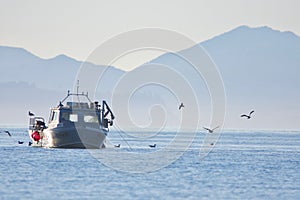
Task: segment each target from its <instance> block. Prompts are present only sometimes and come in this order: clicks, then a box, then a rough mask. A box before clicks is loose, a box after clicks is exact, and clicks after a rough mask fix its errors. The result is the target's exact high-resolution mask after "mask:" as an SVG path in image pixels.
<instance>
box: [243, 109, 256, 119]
mask: <svg viewBox="0 0 300 200" xmlns="http://www.w3.org/2000/svg"><path fill="white" fill-rule="evenodd" d="M252 113H254V110H252V111H251V112H250V113H249V115H246V114H243V115H241V117H246V118H247V119H250V118H251V115H252Z"/></svg>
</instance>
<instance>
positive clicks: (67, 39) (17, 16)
mask: <svg viewBox="0 0 300 200" xmlns="http://www.w3.org/2000/svg"><path fill="white" fill-rule="evenodd" d="M0 3H1V6H0V28H1V29H0V30H1V34H0V45H6V46H16V47H23V48H26V49H27V50H29V51H30V52H32V53H34V54H36V55H38V56H40V57H42V58H50V57H54V56H56V55H58V54H66V55H68V56H70V57H73V58H76V59H78V60H84V59H85V58H86V57H87V56H88V55H89V54H90V53H91V51H93V50H94V49H95V48H96V47H97V46H98V45H99V44H101V43H102V42H104V41H106V40H108V39H109V38H111V37H112V36H114V35H117V34H120V33H122V32H124V31H128V30H133V29H138V28H143V27H158V28H165V29H170V30H174V31H178V32H180V33H182V34H185V35H187V36H189V37H190V38H192V39H193V40H195V41H198V42H201V41H204V40H207V39H209V38H212V37H214V36H216V35H219V34H221V33H223V32H226V31H229V30H231V29H233V28H236V27H237V26H240V25H248V26H251V27H256V26H270V27H272V28H273V29H277V30H282V31H285V30H289V31H292V32H294V33H296V34H298V35H300V23H299V19H300V12H299V8H300V1H298V0H251V1H250V0H249V1H246V0H244V1H242V0H224V1H222V0H218V1H217V0H193V1H183V0H151V1H142V0H127V1H122V0H120V1H116V0H109V1H108V0H107V1H99V0H85V1H84V0H81V1H79V0H44V1H38V0H26V1H24V0H0Z"/></svg>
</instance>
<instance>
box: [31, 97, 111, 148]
mask: <svg viewBox="0 0 300 200" xmlns="http://www.w3.org/2000/svg"><path fill="white" fill-rule="evenodd" d="M71 96H73V97H76V98H77V99H78V101H76V102H75V101H69V102H67V103H66V105H64V104H63V103H64V102H65V101H66V100H67V99H69V97H71ZM81 97H85V98H86V99H87V101H88V102H81V101H80V98H81ZM73 99H74V98H73ZM114 118H115V117H114V115H113V113H112V111H111V109H110V107H109V106H108V105H107V103H106V101H102V105H100V104H99V103H98V102H92V101H91V100H90V99H89V97H88V94H87V93H81V94H79V93H78V92H77V93H74V94H72V93H70V92H69V91H68V94H67V96H66V97H65V98H64V99H63V100H62V101H61V102H60V103H59V105H58V106H57V107H54V108H52V109H51V112H50V118H49V123H48V126H46V124H45V120H44V118H43V117H35V116H32V115H31V116H30V119H29V130H28V133H29V136H30V138H31V140H32V142H33V146H41V147H51V148H103V147H105V139H106V136H107V134H108V132H109V128H108V127H109V126H112V125H113V120H114Z"/></svg>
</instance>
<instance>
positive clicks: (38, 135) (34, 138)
mask: <svg viewBox="0 0 300 200" xmlns="http://www.w3.org/2000/svg"><path fill="white" fill-rule="evenodd" d="M31 137H32V139H33V140H34V141H39V140H40V139H41V135H40V133H39V132H38V131H34V132H33V133H32V134H31Z"/></svg>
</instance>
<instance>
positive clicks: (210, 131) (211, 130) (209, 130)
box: [203, 126, 219, 133]
mask: <svg viewBox="0 0 300 200" xmlns="http://www.w3.org/2000/svg"><path fill="white" fill-rule="evenodd" d="M203 128H204V129H205V130H208V132H209V133H213V132H214V130H216V129H217V128H219V126H217V127H215V128H213V129H210V128H206V127H203Z"/></svg>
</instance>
